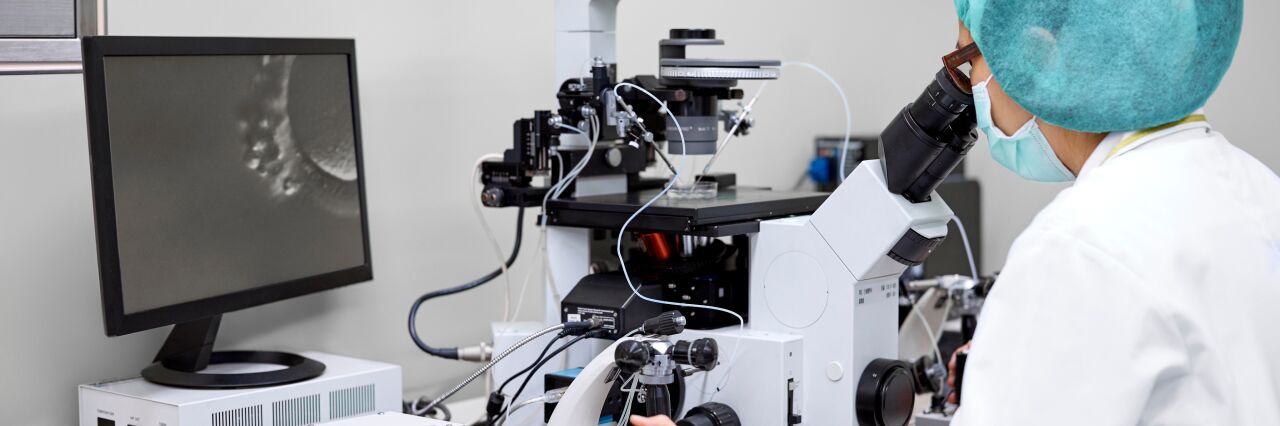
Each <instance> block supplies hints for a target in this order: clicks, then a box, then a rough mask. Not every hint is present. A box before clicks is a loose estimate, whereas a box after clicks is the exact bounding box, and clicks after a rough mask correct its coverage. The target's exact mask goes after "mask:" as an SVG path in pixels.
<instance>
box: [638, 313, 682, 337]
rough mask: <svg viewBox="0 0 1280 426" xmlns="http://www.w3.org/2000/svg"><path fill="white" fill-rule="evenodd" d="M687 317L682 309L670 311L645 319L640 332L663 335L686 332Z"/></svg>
mask: <svg viewBox="0 0 1280 426" xmlns="http://www.w3.org/2000/svg"><path fill="white" fill-rule="evenodd" d="M684 325H685V319H684V315H683V314H681V313H680V311H668V312H663V313H662V314H659V315H658V316H656V317H653V318H649V319H647V320H645V322H644V325H642V326H641V328H640V332H641V333H644V334H657V335H661V336H674V335H677V334H680V333H684Z"/></svg>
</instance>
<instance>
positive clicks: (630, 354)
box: [613, 340, 653, 374]
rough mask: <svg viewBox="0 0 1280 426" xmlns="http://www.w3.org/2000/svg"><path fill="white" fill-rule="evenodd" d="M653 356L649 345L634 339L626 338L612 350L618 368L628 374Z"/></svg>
mask: <svg viewBox="0 0 1280 426" xmlns="http://www.w3.org/2000/svg"><path fill="white" fill-rule="evenodd" d="M652 358H653V356H652V354H650V353H649V346H648V345H646V344H644V343H640V342H637V341H635V340H627V341H624V342H622V343H619V344H618V347H617V348H616V349H614V350H613V361H614V362H615V363H617V364H618V368H619V369H621V370H622V371H624V372H626V373H628V374H630V373H635V372H637V371H640V369H641V368H643V367H644V366H645V365H646V364H648V363H649V361H651V360H652Z"/></svg>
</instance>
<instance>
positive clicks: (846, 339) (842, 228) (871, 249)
mask: <svg viewBox="0 0 1280 426" xmlns="http://www.w3.org/2000/svg"><path fill="white" fill-rule="evenodd" d="M885 188H886V186H885V178H884V172H883V167H882V164H881V163H880V162H879V161H868V162H863V163H862V164H860V165H859V166H858V167H857V168H856V169H855V170H854V172H853V173H852V174H851V175H850V176H849V177H848V179H847V180H845V182H844V183H843V184H841V185H840V187H839V188H838V189H837V190H836V191H835V192H834V193H832V195H831V197H830V198H828V199H827V202H826V203H824V204H823V205H822V207H820V208H819V209H818V211H817V212H815V213H814V214H813V215H812V216H808V217H795V218H784V219H776V220H771V221H767V222H764V223H762V224H761V227H760V232H759V234H757V235H756V236H755V240H754V247H753V254H752V270H751V292H750V299H751V303H750V311H751V313H752V316H751V323H750V327H751V329H752V330H757V331H768V332H778V333H788V334H795V335H799V336H803V347H804V351H803V361H802V363H801V364H802V365H803V374H799V375H797V376H798V377H799V378H800V380H799V383H798V384H799V389H800V390H801V395H800V397H799V399H800V400H802V401H803V403H801V404H797V405H798V407H797V408H800V411H798V412H796V413H786V415H788V416H789V415H800V414H802V415H803V418H807V419H812V420H818V421H820V422H821V423H822V424H847V425H852V424H875V423H867V422H865V420H866V419H861V420H864V422H862V423H860V422H859V420H860V417H866V416H865V415H864V416H859V413H858V412H857V406H858V405H866V404H868V402H866V401H860V400H859V399H860V398H859V397H858V394H859V389H858V388H859V386H860V385H863V376H864V372H866V370H867V368H868V366H870V365H871V364H872V362H873V361H875V360H877V359H885V360H896V359H898V277H899V276H900V275H901V274H902V273H903V271H904V270H905V269H906V268H907V267H908V266H910V265H908V264H904V263H902V262H901V261H900V259H894V256H891V255H890V254H889V253H892V252H893V249H894V247H895V246H897V245H899V244H900V242H901V241H902V240H903V236H904V235H911V234H913V233H914V234H916V235H919V236H921V237H924V239H925V240H926V241H933V240H935V239H940V238H942V237H945V236H946V232H947V223H948V222H949V221H950V219H951V216H952V212H951V209H950V208H949V207H947V205H946V203H945V202H943V201H942V199H941V198H940V197H936V196H934V197H931V199H930V201H928V202H923V203H911V202H909V201H907V200H906V199H904V198H903V197H901V196H898V195H897V194H893V193H890V192H888V191H886V190H885ZM926 244H927V243H926ZM924 250H929V248H925V249H924ZM921 260H922V259H921ZM721 342H723V343H724V344H727V343H728V342H729V340H726V339H721ZM727 351H728V350H727V349H726V352H727ZM736 368H742V369H743V371H750V367H749V366H739V367H736ZM905 373H906V371H903V370H895V372H893V373H888V374H905ZM876 374H884V373H876ZM902 378H903V377H902V376H898V377H897V378H896V379H895V380H901V379H902ZM733 380H734V379H730V385H731V386H732V384H733ZM907 380H909V377H908V378H907ZM866 386H871V387H873V388H875V387H876V386H877V385H876V384H874V383H870V382H868V383H867V384H866ZM904 395H905V396H904ZM885 397H887V398H890V399H892V401H888V402H890V403H891V404H887V407H888V408H889V409H890V411H893V410H897V411H896V412H886V413H872V414H871V415H872V416H893V415H900V414H901V413H902V412H904V411H905V413H907V414H908V415H909V414H910V412H911V405H910V404H911V401H910V399H911V398H912V397H913V396H912V395H910V394H909V393H908V394H898V395H886V396H885ZM904 397H905V398H906V400H905V401H904V400H903V399H902V398H904ZM872 398H873V399H874V398H876V396H872ZM855 401H856V404H855ZM722 402H725V403H728V404H730V405H734V404H733V401H722ZM902 404H906V405H905V407H904V406H903V405H902ZM873 405H879V406H877V407H872V408H871V409H872V410H882V409H884V408H886V404H873ZM740 414H743V413H740ZM771 417H773V418H785V416H784V417H777V416H771ZM743 418H744V419H746V418H748V415H747V414H743ZM757 420H758V421H761V422H764V421H766V420H770V419H757ZM748 423H750V420H748ZM888 424H894V423H893V422H888Z"/></svg>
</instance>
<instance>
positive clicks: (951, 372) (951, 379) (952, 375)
mask: <svg viewBox="0 0 1280 426" xmlns="http://www.w3.org/2000/svg"><path fill="white" fill-rule="evenodd" d="M972 344H973V342H968V343H965V344H964V345H962V346H960V347H958V348H956V350H955V352H952V353H951V361H950V362H948V363H947V387H948V388H951V393H950V394H949V395H947V402H948V403H951V404H959V403H960V399H959V398H958V397H956V392H955V391H956V354H965V353H969V345H972Z"/></svg>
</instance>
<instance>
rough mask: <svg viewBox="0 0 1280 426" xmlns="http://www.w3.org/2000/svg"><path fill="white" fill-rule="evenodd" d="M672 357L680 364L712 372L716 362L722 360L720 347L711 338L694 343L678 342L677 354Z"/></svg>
mask: <svg viewBox="0 0 1280 426" xmlns="http://www.w3.org/2000/svg"><path fill="white" fill-rule="evenodd" d="M672 355H673V356H674V358H675V360H676V362H678V363H681V364H685V365H690V366H693V367H695V368H699V369H702V370H704V371H711V369H713V368H715V367H716V361H718V360H719V359H720V345H718V344H716V341H715V339H709V338H703V339H698V340H694V341H692V342H688V341H684V340H681V341H678V342H676V347H675V352H674V353H673V354H672Z"/></svg>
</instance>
